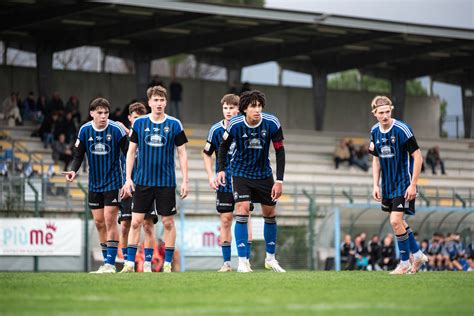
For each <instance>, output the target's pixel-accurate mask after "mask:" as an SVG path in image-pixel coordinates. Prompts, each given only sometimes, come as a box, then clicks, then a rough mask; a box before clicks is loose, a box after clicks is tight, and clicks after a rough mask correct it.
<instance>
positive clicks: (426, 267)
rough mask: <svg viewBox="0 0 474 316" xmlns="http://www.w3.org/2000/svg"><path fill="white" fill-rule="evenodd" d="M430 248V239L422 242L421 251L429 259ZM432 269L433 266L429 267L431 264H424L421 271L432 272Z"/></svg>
mask: <svg viewBox="0 0 474 316" xmlns="http://www.w3.org/2000/svg"><path fill="white" fill-rule="evenodd" d="M429 247H430V242H429V240H428V239H423V240H422V241H421V244H420V250H421V252H423V254H424V255H426V256H427V257H428V256H429V254H428V250H429ZM431 270H432V268H431V266H430V265H429V263H427V264H424V265H423V266H422V267H421V268H420V271H431Z"/></svg>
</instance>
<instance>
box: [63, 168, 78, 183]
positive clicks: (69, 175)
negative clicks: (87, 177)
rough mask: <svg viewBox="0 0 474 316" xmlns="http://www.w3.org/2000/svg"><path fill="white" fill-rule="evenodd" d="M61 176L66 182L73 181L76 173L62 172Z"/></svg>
mask: <svg viewBox="0 0 474 316" xmlns="http://www.w3.org/2000/svg"><path fill="white" fill-rule="evenodd" d="M62 174H63V175H64V176H65V177H66V180H67V181H68V182H72V181H74V179H75V178H76V176H77V174H76V172H74V171H64V172H63V173H62Z"/></svg>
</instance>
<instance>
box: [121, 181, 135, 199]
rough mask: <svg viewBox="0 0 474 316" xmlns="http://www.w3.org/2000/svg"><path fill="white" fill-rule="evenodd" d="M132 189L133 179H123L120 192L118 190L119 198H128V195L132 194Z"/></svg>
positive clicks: (133, 189)
mask: <svg viewBox="0 0 474 316" xmlns="http://www.w3.org/2000/svg"><path fill="white" fill-rule="evenodd" d="M133 191H135V188H134V185H133V181H132V180H127V181H125V184H124V185H123V187H122V192H120V198H121V199H128V198H129V197H131V196H132V192H133Z"/></svg>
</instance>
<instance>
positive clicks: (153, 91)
mask: <svg viewBox="0 0 474 316" xmlns="http://www.w3.org/2000/svg"><path fill="white" fill-rule="evenodd" d="M154 95H156V96H159V97H164V98H165V99H168V94H167V92H166V89H165V88H163V87H162V86H153V87H150V88H148V90H146V96H147V97H148V100H150V99H151V98H152V97H153V96H154Z"/></svg>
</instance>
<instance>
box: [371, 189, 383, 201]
mask: <svg viewBox="0 0 474 316" xmlns="http://www.w3.org/2000/svg"><path fill="white" fill-rule="evenodd" d="M372 198H373V199H374V200H376V201H377V202H380V201H382V198H381V196H380V187H379V186H374V189H373V190H372Z"/></svg>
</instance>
